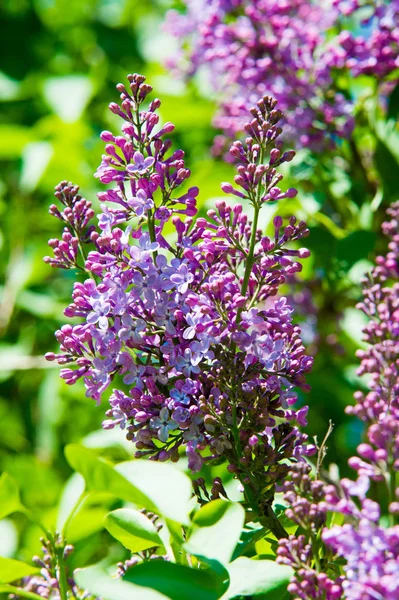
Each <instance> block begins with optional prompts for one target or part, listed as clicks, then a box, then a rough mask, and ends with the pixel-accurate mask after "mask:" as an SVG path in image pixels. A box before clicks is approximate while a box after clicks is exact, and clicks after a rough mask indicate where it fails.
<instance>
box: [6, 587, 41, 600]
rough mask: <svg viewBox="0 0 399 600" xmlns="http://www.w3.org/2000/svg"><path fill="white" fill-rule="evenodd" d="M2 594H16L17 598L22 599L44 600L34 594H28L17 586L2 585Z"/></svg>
mask: <svg viewBox="0 0 399 600" xmlns="http://www.w3.org/2000/svg"><path fill="white" fill-rule="evenodd" d="M0 592H1V593H6V594H15V596H21V597H22V598H30V600H43V598H42V596H38V594H35V593H34V592H27V591H26V590H22V589H21V588H19V587H16V586H15V585H8V584H0Z"/></svg>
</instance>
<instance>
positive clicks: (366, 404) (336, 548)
mask: <svg viewBox="0 0 399 600" xmlns="http://www.w3.org/2000/svg"><path fill="white" fill-rule="evenodd" d="M388 215H389V217H390V220H389V221H387V222H386V223H384V224H383V226H382V228H383V231H384V233H385V234H386V235H387V236H388V238H389V240H390V241H389V251H388V253H387V255H386V256H379V257H377V260H376V266H375V268H374V269H373V270H372V272H371V273H370V275H368V276H367V277H366V278H365V279H364V280H363V301H362V302H361V303H360V304H359V306H358V307H359V308H360V309H361V310H362V311H363V312H364V313H365V314H366V315H367V316H368V317H369V322H368V324H367V326H366V327H365V328H364V330H363V333H364V338H365V341H366V342H367V344H368V347H367V349H366V350H360V351H358V357H359V358H360V359H361V365H360V368H359V370H358V374H359V375H366V374H367V375H368V380H367V386H368V392H366V393H364V392H360V391H359V392H356V394H355V399H356V404H355V405H354V406H350V407H348V408H347V409H346V412H347V413H349V414H352V415H355V416H357V417H358V418H359V419H361V420H362V421H363V422H364V424H365V425H366V432H365V441H364V442H363V443H361V444H360V445H359V446H358V448H357V455H356V456H354V457H352V458H351V459H350V460H349V464H350V466H351V467H352V468H353V469H355V470H356V471H357V475H358V478H357V480H355V481H352V480H349V479H341V480H340V481H339V482H337V483H335V484H334V485H333V484H330V485H325V484H324V483H322V482H318V481H313V482H311V481H310V480H309V477H308V475H307V474H306V473H305V469H306V467H305V465H301V464H299V465H296V466H295V467H294V468H293V469H292V475H291V481H290V482H286V483H285V500H286V502H287V503H288V504H289V506H290V508H289V509H288V510H287V516H288V517H289V518H291V519H292V520H293V521H294V522H295V523H297V524H298V525H299V527H300V530H301V532H302V533H300V535H299V536H298V537H295V536H292V537H291V536H290V538H289V540H282V541H280V545H279V551H278V556H279V561H280V562H283V563H284V564H290V565H291V566H293V568H294V569H295V577H294V580H293V581H292V582H291V585H290V588H289V590H290V592H291V593H292V594H293V595H294V596H295V597H296V598H303V599H308V598H309V599H311V598H318V597H320V598H321V597H326V598H331V599H334V598H341V595H339V594H338V592H339V590H338V587H337V588H335V589H336V592H337V594H338V595H337V596H334V595H331V593H330V592H326V595H325V596H317V595H312V594H313V593H314V590H315V589H319V590H320V589H323V588H322V587H320V585H319V583H318V582H319V576H320V574H322V575H324V576H325V577H326V578H327V579H328V580H329V581H330V580H333V578H332V573H331V566H332V565H334V562H336V560H337V558H338V557H340V558H341V560H342V559H343V560H344V566H343V573H344V575H343V576H342V575H339V577H338V578H337V579H335V581H334V585H338V586H341V588H342V594H343V595H342V597H343V598H346V599H348V600H376V599H378V600H396V599H397V598H399V525H398V515H399V487H398V481H397V472H398V471H399V358H398V357H399V203H398V202H397V203H395V204H393V205H392V206H391V207H390V209H389V210H388ZM371 482H373V486H374V488H377V489H378V488H379V489H380V498H386V503H385V506H384V503H382V506H380V505H379V504H378V503H377V502H375V501H374V500H373V499H372V497H370V496H371V493H370V492H371V489H370V487H371ZM328 512H329V513H330V514H331V513H332V514H334V513H338V514H339V517H340V519H341V520H339V519H338V523H340V524H334V525H332V526H331V525H330V526H329V527H327V519H326V517H327V513H328ZM384 512H385V513H387V514H384ZM335 523H337V520H335ZM321 530H322V535H321V539H320V531H321ZM333 554H335V558H334V556H333ZM326 581H327V580H326ZM312 586H313V587H312ZM318 586H319V587H318Z"/></svg>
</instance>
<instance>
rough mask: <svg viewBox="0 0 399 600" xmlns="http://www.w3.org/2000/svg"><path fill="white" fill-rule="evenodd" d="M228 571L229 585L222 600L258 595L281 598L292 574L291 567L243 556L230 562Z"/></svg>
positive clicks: (279, 599)
mask: <svg viewBox="0 0 399 600" xmlns="http://www.w3.org/2000/svg"><path fill="white" fill-rule="evenodd" d="M228 572H229V575H230V585H229V587H228V589H227V592H226V593H225V594H224V595H223V596H222V600H230V598H237V597H240V596H259V595H262V598H263V599H266V598H267V599H268V600H269V599H270V600H281V598H283V597H284V595H285V594H286V592H287V585H288V583H289V580H290V578H291V577H292V574H293V571H292V569H291V567H287V566H285V565H278V564H276V563H275V562H274V561H272V560H251V559H250V558H246V557H244V556H242V557H240V558H238V559H237V560H235V561H234V562H233V563H231V564H230V565H229V566H228ZM265 594H267V595H265ZM269 594H270V596H269Z"/></svg>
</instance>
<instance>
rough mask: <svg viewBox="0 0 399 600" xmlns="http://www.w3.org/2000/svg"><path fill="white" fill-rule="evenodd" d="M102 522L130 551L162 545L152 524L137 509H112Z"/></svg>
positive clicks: (139, 550)
mask: <svg viewBox="0 0 399 600" xmlns="http://www.w3.org/2000/svg"><path fill="white" fill-rule="evenodd" d="M104 524H105V527H106V529H108V531H109V532H110V534H111V535H112V536H113V537H114V538H115V539H117V540H118V541H119V542H121V543H122V544H123V545H124V546H125V547H126V548H128V549H129V550H131V551H132V552H141V551H142V550H146V549H147V548H152V547H154V546H161V545H162V540H161V538H160V537H159V535H158V533H157V530H156V528H155V526H154V524H153V523H152V522H151V521H150V519H149V518H148V517H146V516H145V515H143V513H140V512H139V511H137V510H133V509H130V508H120V509H118V510H114V511H112V512H110V513H108V514H107V516H106V518H105V520H104Z"/></svg>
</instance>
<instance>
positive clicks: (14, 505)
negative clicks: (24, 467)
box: [0, 473, 21, 519]
mask: <svg viewBox="0 0 399 600" xmlns="http://www.w3.org/2000/svg"><path fill="white" fill-rule="evenodd" d="M20 509H21V501H20V499H19V491H18V487H17V484H16V483H15V481H14V480H13V479H12V477H10V475H8V473H3V474H2V476H1V477H0V519H4V517H7V516H8V515H10V514H11V513H13V512H16V511H18V510H20Z"/></svg>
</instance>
